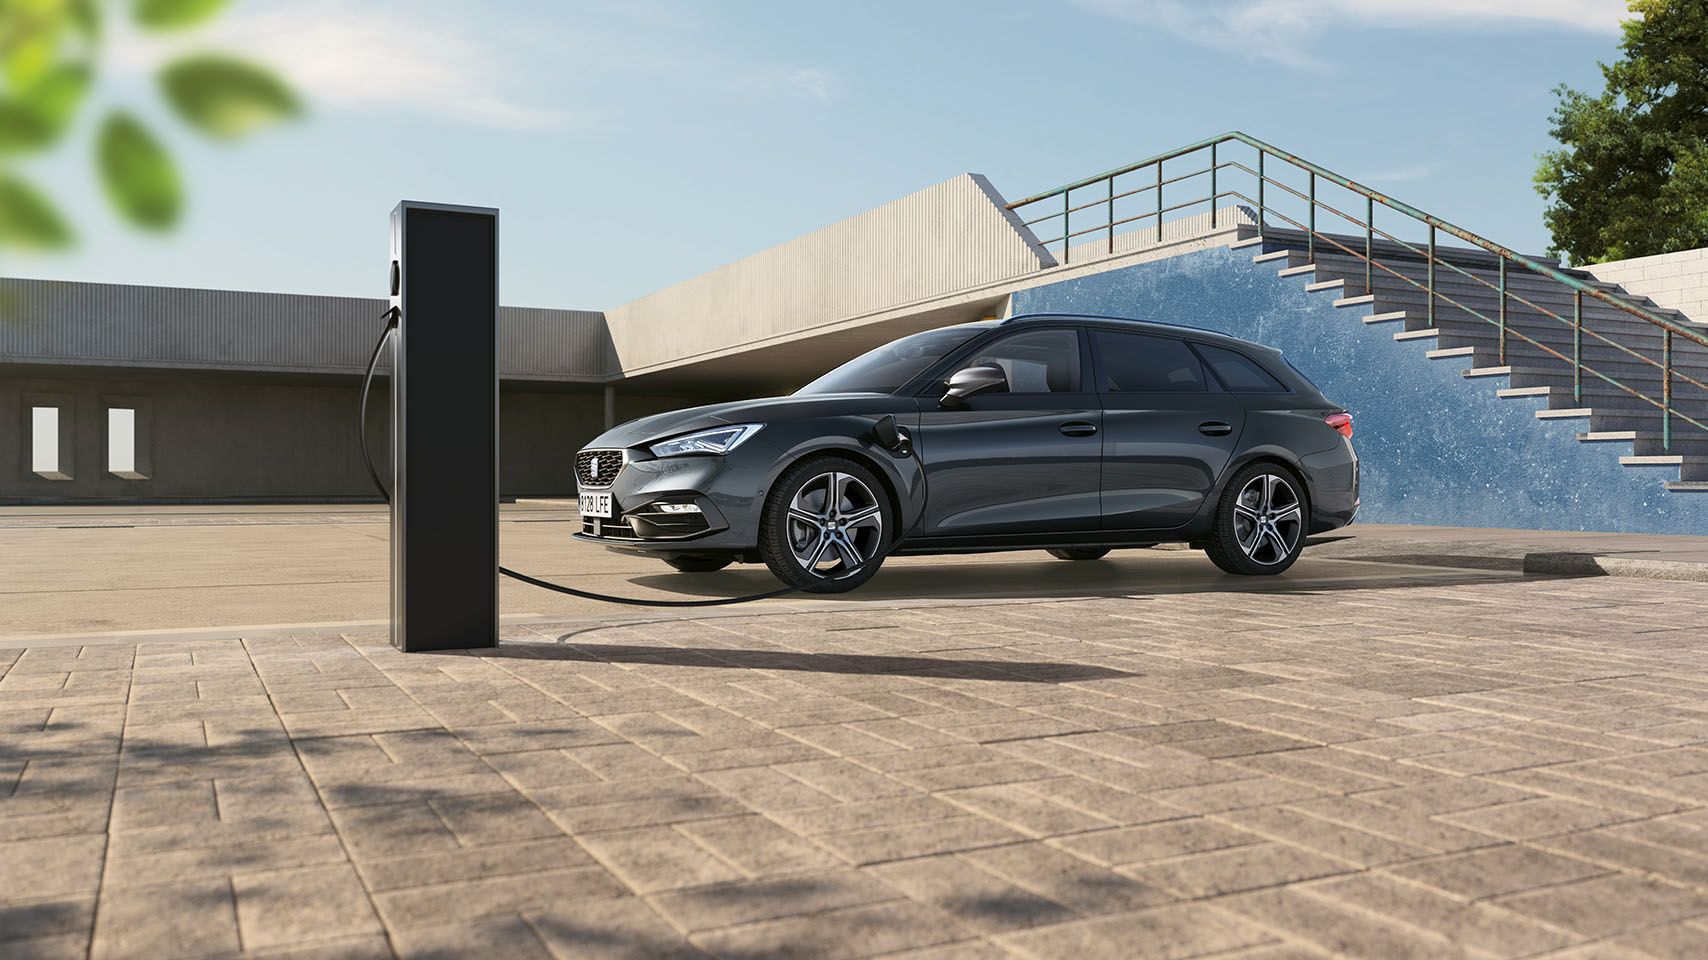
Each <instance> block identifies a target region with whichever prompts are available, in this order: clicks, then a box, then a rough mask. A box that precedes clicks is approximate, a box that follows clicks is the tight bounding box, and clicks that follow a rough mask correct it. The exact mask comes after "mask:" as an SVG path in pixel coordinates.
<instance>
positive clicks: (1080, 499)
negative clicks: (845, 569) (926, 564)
mask: <svg viewBox="0 0 1708 960" xmlns="http://www.w3.org/2000/svg"><path fill="white" fill-rule="evenodd" d="M1082 338H1083V334H1082V333H1081V331H1080V330H1078V329H1077V328H1074V327H1048V328H1023V329H1019V330H1016V331H1015V332H1013V333H1010V334H1007V335H1004V336H1001V337H998V338H996V339H994V340H991V341H989V342H988V343H986V344H984V345H981V346H979V347H977V348H975V349H974V350H972V351H971V352H970V353H968V354H967V355H965V356H964V357H962V358H961V359H960V360H959V361H957V362H956V363H955V364H953V365H952V367H951V368H950V370H948V371H946V372H945V378H944V379H947V374H948V373H952V372H953V371H954V370H962V369H965V368H967V367H973V366H995V367H999V368H1001V369H1002V370H1003V372H1004V374H1005V380H1006V383H1005V384H1004V385H1003V386H1002V387H999V388H996V389H992V390H987V391H985V392H981V393H977V394H974V395H973V396H970V397H967V398H966V399H965V400H963V401H961V403H960V404H958V405H951V406H944V405H942V404H941V403H940V402H939V399H938V398H939V397H940V396H941V392H942V391H941V390H940V389H939V388H940V386H941V384H936V385H934V386H933V387H932V388H929V389H928V393H927V394H926V395H922V396H921V397H920V398H919V403H920V419H919V431H920V434H921V436H920V443H919V451H920V458H921V462H922V463H923V464H924V467H925V475H926V483H927V491H928V492H927V497H926V512H925V517H924V520H923V525H922V529H921V530H920V533H921V534H923V535H925V536H934V537H959V536H968V537H976V536H991V535H1011V534H1027V533H1061V532H1071V531H1095V530H1096V529H1097V525H1098V517H1099V513H1100V511H1099V484H1100V478H1101V469H1100V461H1101V459H1102V454H1103V444H1102V439H1101V438H1100V437H1099V436H1098V431H1099V429H1100V427H1101V424H1102V411H1101V410H1100V409H1099V408H1098V405H1097V395H1096V393H1095V392H1094V391H1092V390H1091V389H1090V382H1089V379H1090V378H1089V373H1090V371H1089V362H1088V361H1089V357H1088V355H1087V353H1086V349H1085V345H1084V343H1083V339H1082Z"/></svg>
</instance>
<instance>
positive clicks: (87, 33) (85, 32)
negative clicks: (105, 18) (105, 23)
mask: <svg viewBox="0 0 1708 960" xmlns="http://www.w3.org/2000/svg"><path fill="white" fill-rule="evenodd" d="M66 12H67V13H68V14H69V15H70V16H71V22H72V23H73V24H74V25H75V26H76V27H77V32H78V33H79V34H82V36H83V39H85V40H99V39H101V4H100V3H99V2H98V0H71V3H70V6H69V7H67V11H66Z"/></svg>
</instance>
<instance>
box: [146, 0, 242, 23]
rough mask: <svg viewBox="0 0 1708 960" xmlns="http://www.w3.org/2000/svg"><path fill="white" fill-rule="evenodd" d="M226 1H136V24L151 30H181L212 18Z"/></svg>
mask: <svg viewBox="0 0 1708 960" xmlns="http://www.w3.org/2000/svg"><path fill="white" fill-rule="evenodd" d="M225 4H226V0H136V7H135V11H134V12H135V14H136V22H137V23H140V24H142V25H143V26H145V27H148V28H150V29H153V30H181V29H183V28H184V27H193V26H195V25H196V24H198V23H201V22H202V21H204V20H206V19H208V18H209V17H212V16H213V15H214V14H216V13H218V12H219V11H220V8H221V7H224V6H225Z"/></svg>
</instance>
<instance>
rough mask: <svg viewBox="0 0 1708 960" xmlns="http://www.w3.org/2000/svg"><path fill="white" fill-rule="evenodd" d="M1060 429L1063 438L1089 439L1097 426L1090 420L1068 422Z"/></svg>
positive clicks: (1095, 431)
mask: <svg viewBox="0 0 1708 960" xmlns="http://www.w3.org/2000/svg"><path fill="white" fill-rule="evenodd" d="M1061 429H1062V436H1064V437H1089V436H1093V435H1095V434H1096V433H1097V424H1095V423H1092V422H1091V421H1090V420H1069V421H1068V422H1067V423H1064V424H1062V428H1061Z"/></svg>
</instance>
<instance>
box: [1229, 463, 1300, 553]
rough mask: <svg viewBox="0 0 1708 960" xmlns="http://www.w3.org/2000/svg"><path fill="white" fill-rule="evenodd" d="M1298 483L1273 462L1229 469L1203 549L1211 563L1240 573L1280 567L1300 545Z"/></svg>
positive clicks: (1289, 473)
mask: <svg viewBox="0 0 1708 960" xmlns="http://www.w3.org/2000/svg"><path fill="white" fill-rule="evenodd" d="M1307 513H1308V507H1307V504H1306V502H1305V493H1304V484H1303V483H1302V482H1301V481H1300V480H1299V479H1298V477H1296V476H1294V475H1293V473H1292V471H1290V470H1288V469H1286V468H1285V467H1281V466H1278V465H1276V464H1273V463H1254V464H1252V465H1251V466H1248V467H1246V468H1244V469H1242V470H1241V471H1240V472H1239V473H1236V474H1234V478H1233V480H1232V481H1230V482H1229V483H1228V485H1227V488H1226V489H1225V490H1224V491H1223V493H1222V501H1221V503H1219V504H1217V506H1216V526H1215V530H1214V532H1213V533H1211V535H1210V542H1209V544H1208V546H1206V547H1205V549H1204V552H1205V553H1207V554H1209V555H1210V560H1211V562H1213V563H1214V564H1215V565H1216V566H1218V567H1221V568H1222V569H1223V570H1225V571H1227V572H1228V573H1236V574H1240V575H1242V576H1270V575H1274V574H1277V573H1280V572H1282V571H1283V570H1286V569H1287V568H1288V567H1291V566H1292V565H1293V561H1295V560H1297V559H1299V552H1300V551H1301V550H1303V549H1304V548H1305V517H1306V516H1307Z"/></svg>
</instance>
